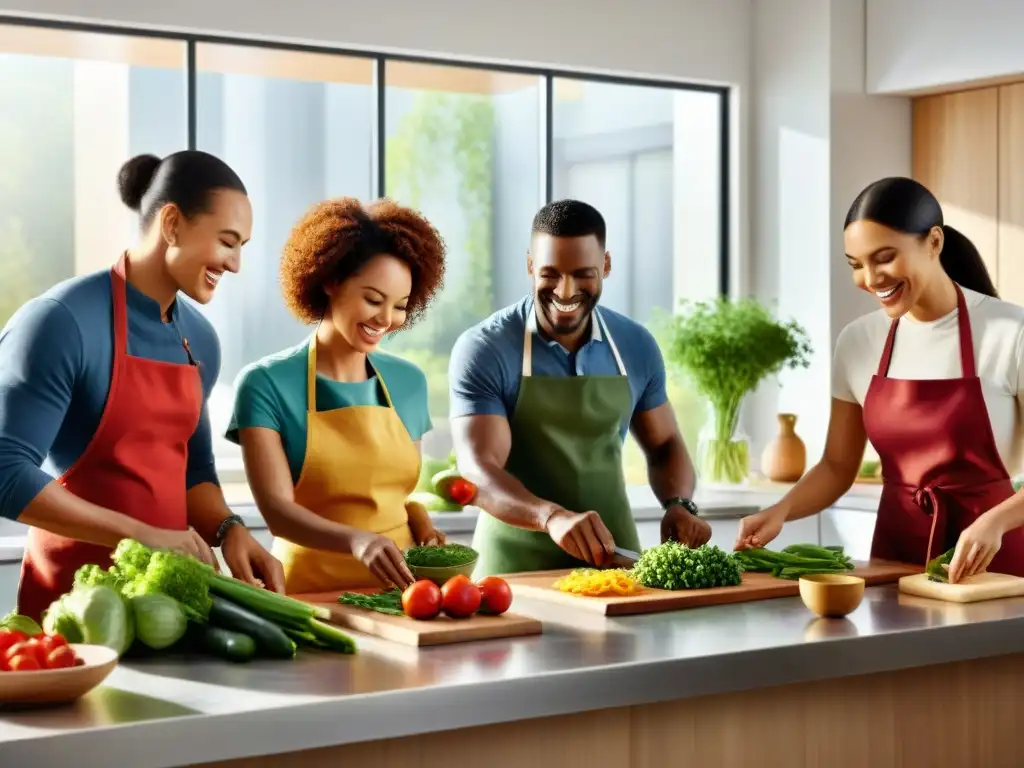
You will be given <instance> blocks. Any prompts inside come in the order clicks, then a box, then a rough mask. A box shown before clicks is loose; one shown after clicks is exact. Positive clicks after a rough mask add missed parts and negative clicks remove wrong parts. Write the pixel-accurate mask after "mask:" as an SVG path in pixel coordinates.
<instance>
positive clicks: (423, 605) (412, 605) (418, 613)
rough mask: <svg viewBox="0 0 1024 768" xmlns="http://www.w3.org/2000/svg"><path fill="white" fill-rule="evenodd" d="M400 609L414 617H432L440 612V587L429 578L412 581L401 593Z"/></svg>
mask: <svg viewBox="0 0 1024 768" xmlns="http://www.w3.org/2000/svg"><path fill="white" fill-rule="evenodd" d="M402 610H403V611H405V615H406V616H411V617H412V618H414V619H432V618H434V617H435V616H437V615H438V614H439V613H440V612H441V588H440V587H439V586H437V584H435V583H434V582H432V581H430V580H429V579H420V580H419V581H414V582H413V583H412V584H410V585H409V586H408V587H406V588H405V592H403V593H402Z"/></svg>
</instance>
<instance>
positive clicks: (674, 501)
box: [661, 496, 700, 517]
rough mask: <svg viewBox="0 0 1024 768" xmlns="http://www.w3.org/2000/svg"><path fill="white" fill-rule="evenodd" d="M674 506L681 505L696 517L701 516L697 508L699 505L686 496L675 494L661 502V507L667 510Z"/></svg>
mask: <svg viewBox="0 0 1024 768" xmlns="http://www.w3.org/2000/svg"><path fill="white" fill-rule="evenodd" d="M672 506H680V507H682V508H683V509H685V510H686V511H687V512H689V513H690V514H691V515H693V516H694V517H699V516H700V510H699V509H697V505H696V504H694V503H693V502H692V501H691V500H690V499H687V498H684V497H682V496H673V497H672V498H671V499H665V500H664V501H663V502H661V508H662V509H664V510H665V511H666V512H667V511H668V508H669V507H672Z"/></svg>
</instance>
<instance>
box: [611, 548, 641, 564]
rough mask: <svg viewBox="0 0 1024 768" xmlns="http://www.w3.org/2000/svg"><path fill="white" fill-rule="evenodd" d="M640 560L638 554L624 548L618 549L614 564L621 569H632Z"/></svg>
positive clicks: (616, 549) (613, 560)
mask: <svg viewBox="0 0 1024 768" xmlns="http://www.w3.org/2000/svg"><path fill="white" fill-rule="evenodd" d="M639 559H640V555H639V554H637V553H636V552H633V551H632V550H629V549H624V548H622V547H616V548H615V556H614V557H613V558H612V563H613V564H614V565H616V566H618V567H620V568H632V567H633V566H634V565H636V561H637V560H639Z"/></svg>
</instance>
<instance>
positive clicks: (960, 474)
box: [864, 286, 1024, 576]
mask: <svg viewBox="0 0 1024 768" xmlns="http://www.w3.org/2000/svg"><path fill="white" fill-rule="evenodd" d="M956 293H957V307H958V308H959V313H958V318H957V320H958V325H959V331H960V364H961V366H962V373H963V377H962V378H959V379H938V380H910V379H890V378H889V377H888V373H889V361H890V359H891V358H892V347H893V342H895V340H896V328H897V326H898V325H899V319H896V320H893V321H892V324H891V325H890V326H889V337H888V338H887V339H886V341H885V349H884V350H883V352H882V358H881V360H880V361H879V363H878V373H877V374H876V375H875V376H873V377H872V379H871V386H870V387H869V388H868V393H867V396H866V397H865V398H864V428H865V430H866V432H867V436H868V439H869V440H871V443H872V445H874V447H875V450H876V451H878V456H879V459H881V464H882V475H883V477H884V485H883V486H882V498H881V502H880V503H879V506H878V518H877V522H876V523H875V535H874V540H873V541H872V543H871V557H873V558H880V559H883V560H895V561H898V562H904V563H912V564H914V565H924V564H925V563H927V561H928V560H930V559H931V558H933V557H937V556H938V555H940V554H942V553H943V552H945V551H947V550H949V549H952V548H953V547H955V546H956V542H957V539H958V538H959V537H960V533H961V532H962V531H963V530H964V528H966V527H967V526H969V525H970V524H971V523H973V522H974V521H975V520H977V519H978V517H979V516H980V515H982V514H984V513H985V512H987V511H988V510H990V509H992V507H994V506H996V505H998V504H1000V503H1002V502H1003V501H1005V500H1006V499H1008V498H1010V496H1012V495H1013V493H1014V491H1013V483H1012V482H1011V480H1010V476H1009V474H1007V472H1006V467H1005V466H1004V464H1003V460H1002V458H1001V457H1000V456H999V451H998V449H997V447H996V441H995V437H994V436H993V434H992V423H991V422H990V421H989V415H988V408H987V407H986V406H985V399H984V397H983V396H982V392H981V380H980V379H979V378H978V376H977V373H976V372H975V364H974V342H973V340H972V338H971V323H970V318H969V316H968V314H967V302H966V301H965V300H964V294H963V291H962V290H960V286H956ZM988 570H989V571H993V572H995V573H1008V574H1013V575H1015V576H1024V528H1017V529H1015V530H1012V531H1009V532H1008V533H1007V534H1006V535H1005V536H1003V542H1002V547H1001V548H1000V550H999V552H998V553H997V554H996V556H995V559H993V561H992V563H991V565H990V566H989V568H988Z"/></svg>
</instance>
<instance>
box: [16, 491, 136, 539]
mask: <svg viewBox="0 0 1024 768" xmlns="http://www.w3.org/2000/svg"><path fill="white" fill-rule="evenodd" d="M17 520H18V522H19V523H24V524H25V525H31V526H34V527H36V528H42V529H44V530H47V531H50V532H51V533H56V534H57V535H58V536H66V537H68V538H69V539H75V540H76V541H84V542H87V543H89V544H98V545H101V546H105V547H115V546H117V543H118V542H119V541H121V539H136V540H139V541H142V540H144V539H146V540H148V539H149V536H148V534H149V533H150V526H148V525H146V524H145V523H142V522H139V521H138V520H134V519H132V518H130V517H128V516H127V515H122V514H121V513H119V512H113V511H111V510H109V509H106V508H105V507H100V506H97V505H96V504H92V503H90V502H88V501H85V500H84V499H81V498H79V497H78V496H75V494H73V493H71V492H70V491H68V490H67V489H65V488H64V486H62V485H61V484H60V483H58V482H56V481H53V482H51V483H50V484H49V485H47V486H46V487H44V488H43V490H42V491H40V492H39V494H38V495H37V496H36V497H35V498H34V499H32V501H30V502H29V504H28V506H27V507H25V509H24V510H23V511H22V513H21V514H20V515H19V516H18V518H17Z"/></svg>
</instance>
